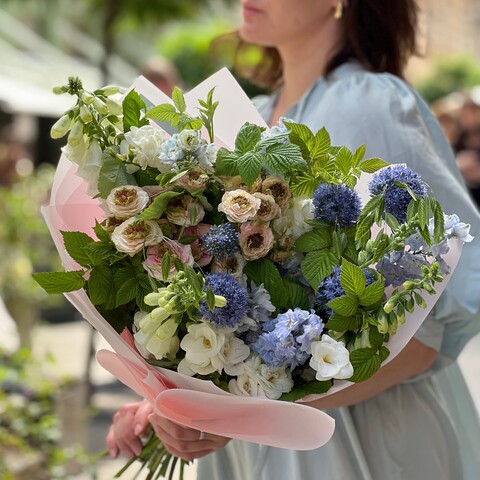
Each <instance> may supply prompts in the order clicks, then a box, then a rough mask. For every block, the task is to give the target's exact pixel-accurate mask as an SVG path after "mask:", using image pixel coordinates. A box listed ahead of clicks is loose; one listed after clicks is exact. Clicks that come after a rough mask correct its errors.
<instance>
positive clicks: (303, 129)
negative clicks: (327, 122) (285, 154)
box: [284, 122, 314, 158]
mask: <svg viewBox="0 0 480 480" xmlns="http://www.w3.org/2000/svg"><path fill="white" fill-rule="evenodd" d="M284 125H285V126H286V127H287V128H288V129H289V130H290V133H289V135H288V138H289V139H290V142H291V143H293V144H295V145H297V146H298V148H300V151H301V153H302V157H303V158H311V154H310V148H309V146H312V145H313V139H314V136H313V133H312V132H311V130H310V129H309V128H308V127H307V126H306V125H302V124H299V123H290V122H284Z"/></svg>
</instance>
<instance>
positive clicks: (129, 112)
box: [122, 90, 147, 133]
mask: <svg viewBox="0 0 480 480" xmlns="http://www.w3.org/2000/svg"><path fill="white" fill-rule="evenodd" d="M146 108H147V106H146V105H145V102H144V101H143V100H142V98H141V97H140V95H139V94H138V93H137V92H136V91H135V90H130V92H128V94H127V96H126V97H125V98H124V100H123V102H122V110H123V131H124V132H125V133H126V132H128V131H130V129H131V128H132V127H139V126H141V124H142V123H143V122H141V120H140V117H141V111H142V110H145V109H146Z"/></svg>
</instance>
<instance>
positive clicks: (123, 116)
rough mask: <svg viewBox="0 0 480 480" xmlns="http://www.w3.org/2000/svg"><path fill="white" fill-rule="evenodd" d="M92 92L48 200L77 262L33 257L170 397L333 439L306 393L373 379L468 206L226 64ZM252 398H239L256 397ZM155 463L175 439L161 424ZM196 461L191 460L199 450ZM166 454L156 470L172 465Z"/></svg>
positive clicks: (176, 414)
mask: <svg viewBox="0 0 480 480" xmlns="http://www.w3.org/2000/svg"><path fill="white" fill-rule="evenodd" d="M56 91H57V93H69V94H71V95H73V96H74V97H75V98H76V103H75V105H74V106H73V107H72V108H71V109H70V110H69V111H68V112H66V113H65V115H64V116H63V117H62V118H61V119H60V120H59V121H58V122H57V123H56V124H55V125H54V126H53V128H52V136H53V137H55V138H60V137H63V136H64V135H68V140H67V145H66V146H65V147H64V149H63V153H64V156H63V157H62V159H61V161H60V163H59V166H58V169H57V177H56V181H55V182H54V185H53V188H52V198H51V202H50V205H49V206H46V207H44V208H43V214H44V216H45V218H46V220H47V223H48V224H49V227H50V230H51V233H52V236H53V238H54V240H55V242H56V245H57V248H58V250H59V252H60V255H61V257H62V259H63V262H64V266H65V268H66V271H64V272H47V273H37V274H35V279H36V280H37V282H38V283H39V284H40V285H41V286H43V287H44V288H45V290H47V291H48V292H50V293H59V292H61V293H65V292H71V293H67V298H69V299H70V300H71V301H72V303H73V304H74V305H75V306H76V307H77V308H78V309H79V311H81V312H82V314H83V315H84V316H85V317H86V318H87V319H88V320H89V321H90V322H91V323H92V324H93V325H94V326H95V327H96V328H97V329H98V330H99V331H100V333H101V334H102V335H103V336H105V338H107V340H108V341H109V342H110V344H111V345H112V347H113V349H114V350H115V352H116V353H114V352H109V351H102V352H99V353H98V355H97V358H98V360H99V361H100V363H102V365H104V366H105V367H106V368H107V369H109V370H110V371H111V372H112V373H113V374H114V375H116V376H117V377H118V378H120V379H121V380H122V381H123V382H124V383H126V384H127V385H129V386H130V387H131V388H133V389H134V390H135V391H137V392H138V393H140V394H141V395H142V396H144V397H145V398H147V399H149V400H150V401H151V403H152V405H153V406H154V409H155V411H156V413H157V414H159V415H164V416H167V417H168V418H170V419H172V420H174V421H177V422H178V423H181V424H182V425H186V426H192V427H194V428H198V429H199V430H202V431H207V432H211V433H217V434H222V435H226V436H229V437H233V438H239V439H244V440H249V441H256V442H258V443H265V444H268V445H275V446H281V447H284V448H295V449H311V448H316V447H318V446H320V445H322V444H324V443H325V442H326V441H328V439H329V438H330V436H331V434H332V432H333V421H332V420H331V419H330V417H328V416H327V415H326V414H324V413H323V412H320V411H318V410H315V409H312V408H308V407H306V406H304V405H301V404H299V403H295V402H298V401H302V402H304V401H308V400H311V399H314V398H316V397H318V396H319V395H326V394H330V393H332V392H336V391H339V390H340V389H342V388H345V387H348V386H349V385H351V384H352V383H355V382H362V381H364V380H367V379H368V378H370V377H371V376H372V375H374V374H375V372H377V371H378V370H379V369H380V367H381V366H382V364H385V363H386V362H388V361H389V360H390V359H391V358H393V357H394V356H395V355H396V354H398V352H399V351H401V349H402V348H403V347H404V346H405V345H406V343H407V342H408V340H409V339H410V338H411V337H412V335H413V334H414V332H415V330H416V329H417V328H418V326H419V325H420V324H421V322H422V321H423V319H424V318H425V317H426V315H427V313H428V311H429V310H430V309H431V308H432V306H433V305H434V303H435V302H436V300H437V298H438V296H439V295H440V293H441V292H442V291H443V289H444V288H445V284H446V282H447V280H448V277H449V274H450V273H451V271H452V270H453V269H454V268H455V266H456V262H457V261H458V258H459V255H460V250H461V244H462V243H463V242H469V241H471V239H472V237H471V236H470V235H469V226H468V225H466V224H464V223H462V222H461V221H460V219H459V218H458V217H457V216H456V215H455V214H452V215H445V214H444V213H443V211H442V208H441V206H440V204H439V203H438V201H437V200H436V199H435V197H434V196H432V194H431V192H429V189H428V186H427V185H426V184H425V183H424V182H423V181H422V179H421V178H420V177H419V175H418V174H417V173H415V172H414V171H412V170H410V169H409V168H408V167H407V166H406V165H395V166H391V165H389V164H388V163H387V162H385V161H384V160H382V159H379V158H365V152H366V147H365V146H359V147H358V149H356V150H355V151H350V150H349V149H348V148H346V147H344V146H333V145H331V141H330V136H329V134H328V132H327V131H326V130H325V129H324V128H323V129H321V130H319V131H318V132H312V131H311V130H310V129H309V128H308V127H307V126H306V125H302V124H299V123H296V122H293V121H291V120H289V119H286V118H284V119H281V121H280V122H279V124H278V125H277V126H274V127H272V128H268V127H267V126H266V125H265V124H264V122H263V121H262V120H261V119H260V117H259V115H258V113H257V112H256V111H255V110H254V108H253V106H252V105H251V103H250V102H249V101H248V99H247V98H246V96H245V94H243V92H241V90H240V88H239V87H238V85H237V84H236V83H235V82H234V80H233V79H232V77H231V76H230V74H229V73H228V71H226V70H222V71H220V72H219V73H218V74H216V75H214V76H213V77H211V78H210V79H208V80H206V81H205V82H204V83H203V84H201V85H200V86H199V87H197V88H196V89H194V90H193V91H191V92H190V93H188V94H184V93H183V92H182V91H180V90H179V89H178V88H177V89H175V90H174V91H173V94H172V99H169V98H168V97H165V96H164V95H163V94H162V93H161V92H159V91H157V90H155V89H154V87H153V86H152V85H150V84H149V83H148V82H147V81H146V80H145V79H142V78H140V79H139V80H138V81H137V82H136V84H135V85H134V86H133V87H132V88H131V89H129V91H128V92H123V95H122V98H121V99H120V100H121V101H120V100H119V99H118V92H119V89H118V88H116V87H105V88H102V89H99V90H96V91H94V92H89V91H87V90H85V89H84V88H83V86H82V83H81V81H80V80H79V79H77V78H70V79H69V83H68V85H65V86H63V87H59V88H57V89H56ZM240 416H241V417H240ZM140 458H141V460H142V461H143V462H144V463H145V464H147V465H148V467H149V468H150V471H151V473H152V478H153V475H154V473H155V472H156V473H158V475H163V474H166V473H167V470H168V469H170V471H171V472H173V470H174V469H175V464H176V459H174V458H173V459H172V458H171V456H170V455H169V454H168V453H167V452H166V451H165V450H164V449H163V447H162V446H161V443H160V441H159V440H158V439H156V438H153V437H152V438H151V439H150V441H149V442H148V443H147V445H146V446H145V449H144V452H143V453H142V454H141V455H140ZM181 465H182V468H183V461H182V462H181ZM156 473H155V474H156Z"/></svg>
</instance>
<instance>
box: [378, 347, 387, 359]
mask: <svg viewBox="0 0 480 480" xmlns="http://www.w3.org/2000/svg"><path fill="white" fill-rule="evenodd" d="M378 354H379V357H380V361H381V362H382V363H383V362H384V361H385V360H386V359H387V358H388V356H389V355H390V350H389V349H388V348H387V347H383V346H382V347H380V351H379V352H378Z"/></svg>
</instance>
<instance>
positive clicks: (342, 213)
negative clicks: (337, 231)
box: [313, 183, 361, 227]
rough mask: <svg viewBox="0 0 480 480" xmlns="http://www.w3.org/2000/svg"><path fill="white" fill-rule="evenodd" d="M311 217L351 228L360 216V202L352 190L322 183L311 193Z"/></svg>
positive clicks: (343, 186) (342, 186)
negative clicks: (312, 208)
mask: <svg viewBox="0 0 480 480" xmlns="http://www.w3.org/2000/svg"><path fill="white" fill-rule="evenodd" d="M313 207H314V210H313V216H314V218H316V219H317V220H322V221H324V222H327V223H332V224H338V225H339V226H340V227H351V226H352V225H353V224H354V223H355V222H356V221H357V220H358V217H359V216H360V212H361V202H360V198H359V196H358V194H357V192H355V191H354V190H352V189H350V188H348V187H347V186H345V185H335V184H333V183H322V185H320V186H319V187H318V188H317V189H316V190H315V192H314V193H313Z"/></svg>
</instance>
